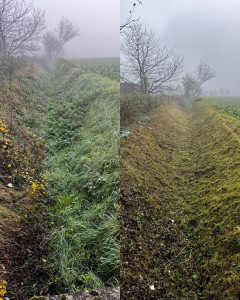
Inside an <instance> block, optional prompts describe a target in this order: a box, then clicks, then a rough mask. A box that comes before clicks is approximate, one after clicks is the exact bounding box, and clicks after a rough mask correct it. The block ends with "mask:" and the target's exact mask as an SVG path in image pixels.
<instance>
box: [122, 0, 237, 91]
mask: <svg viewBox="0 0 240 300" xmlns="http://www.w3.org/2000/svg"><path fill="white" fill-rule="evenodd" d="M142 2H143V5H142V6H141V5H140V6H139V5H137V6H136V8H135V11H134V15H133V18H134V19H137V18H138V17H140V19H139V22H141V23H143V24H144V25H146V27H147V28H148V29H153V30H154V32H155V34H156V36H160V38H161V40H162V41H163V43H165V44H167V46H168V48H171V47H173V46H174V47H175V49H176V52H177V53H179V54H181V55H184V56H185V71H186V72H191V71H193V70H195V69H196V67H197V65H198V64H199V62H200V60H203V61H205V62H206V63H208V64H209V65H211V66H212V67H213V68H214V69H215V70H216V72H217V78H214V79H212V80H211V81H210V82H208V83H206V84H205V85H203V89H204V91H210V90H212V91H214V90H217V91H218V90H219V89H220V88H224V89H225V90H230V95H240V84H239V82H240V35H239V32H240V17H239V12H240V1H239V0H228V1H219V0H211V1H208V0H194V1H189V0H168V1H165V0H158V1H156V0H143V1H142ZM131 4H132V2H131V1H129V0H121V21H122V22H123V21H124V20H125V19H126V17H127V16H128V12H129V10H131V8H132V7H131Z"/></svg>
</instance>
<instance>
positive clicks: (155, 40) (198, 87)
mask: <svg viewBox="0 0 240 300" xmlns="http://www.w3.org/2000/svg"><path fill="white" fill-rule="evenodd" d="M124 29H125V30H124V34H122V42H121V51H122V54H123V57H122V59H121V79H122V81H123V82H127V83H129V84H133V83H138V84H139V85H140V89H141V93H142V94H163V95H166V94H169V93H174V92H176V91H177V89H178V88H179V83H181V84H182V87H183V90H184V95H185V96H186V97H187V98H194V97H195V96H198V95H201V94H202V86H203V84H204V83H205V82H207V81H209V80H210V79H212V78H214V77H215V76H216V72H215V71H214V69H213V68H212V67H211V66H209V65H208V64H207V63H206V62H204V61H201V62H200V63H199V65H198V66H197V68H196V70H195V71H193V72H189V73H186V74H185V75H184V76H183V72H184V57H183V56H182V55H180V54H178V53H176V51H175V49H174V48H170V49H169V48H168V47H167V46H166V45H165V44H164V43H162V41H161V40H160V38H159V37H157V36H156V35H155V33H154V32H153V30H148V29H147V28H146V27H145V26H144V25H143V24H141V23H139V22H138V20H133V19H129V20H126V21H125V23H124Z"/></svg>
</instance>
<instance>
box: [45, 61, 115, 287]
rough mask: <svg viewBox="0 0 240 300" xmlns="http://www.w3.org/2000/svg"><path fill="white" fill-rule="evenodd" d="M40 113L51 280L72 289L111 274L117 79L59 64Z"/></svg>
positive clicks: (109, 279)
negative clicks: (51, 92)
mask: <svg viewBox="0 0 240 300" xmlns="http://www.w3.org/2000/svg"><path fill="white" fill-rule="evenodd" d="M55 78H56V82H55V83H56V92H54V95H53V97H51V98H50V100H49V102H48V108H47V110H48V114H47V117H46V118H45V131H46V140H47V142H48V144H49V154H48V156H47V159H46V160H45V164H44V165H45V168H46V170H47V178H48V191H49V193H48V196H49V197H50V198H51V199H54V201H55V205H54V206H53V207H51V208H50V209H51V210H52V212H53V221H54V223H55V225H54V228H53V230H52V233H51V239H52V243H51V245H52V253H51V255H50V256H49V259H50V260H51V262H52V265H53V268H54V270H55V271H56V273H57V274H58V279H56V280H54V279H53V280H52V281H53V282H52V284H51V286H53V287H54V286H57V290H58V291H64V292H65V291H68V292H69V291H75V290H79V289H86V288H100V287H103V286H104V285H106V284H109V285H117V284H118V280H119V242H118V240H119V225H118V210H119V206H118V204H119V158H118V152H119V84H118V82H117V81H115V80H112V79H109V78H107V77H102V76H99V75H97V74H93V73H87V72H86V71H84V70H82V69H81V68H80V69H79V68H78V67H74V66H72V65H71V64H69V65H66V64H63V65H62V66H61V67H60V68H59V69H58V70H57V73H56V74H55Z"/></svg>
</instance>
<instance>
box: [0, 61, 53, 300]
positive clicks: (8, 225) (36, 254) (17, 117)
mask: <svg viewBox="0 0 240 300" xmlns="http://www.w3.org/2000/svg"><path fill="white" fill-rule="evenodd" d="M1 70H2V68H1ZM0 87H1V88H0V98H1V101H0V122H1V124H0V127H1V132H0V161H1V165H0V285H1V288H0V292H1V294H0V295H2V296H3V294H5V296H7V297H8V298H10V299H26V298H27V297H28V296H30V295H32V294H33V293H34V292H35V291H39V289H41V288H43V287H44V286H45V282H46V281H47V280H48V279H49V275H48V273H49V270H48V268H47V266H46V264H45V263H44V261H45V259H46V254H47V246H46V240H45V239H44V238H45V237H46V234H47V230H48V228H47V226H46V224H47V223H46V215H45V214H44V210H45V204H46V197H45V183H44V179H43V178H42V177H41V161H42V159H43V157H44V153H45V149H46V148H45V142H44V140H43V138H42V137H41V135H39V128H40V127H41V122H40V119H41V116H42V115H43V114H44V113H45V105H46V92H47V88H48V74H47V73H46V72H45V71H44V70H43V69H42V68H40V67H38V66H36V65H28V64H25V65H23V66H22V67H21V69H19V70H17V71H16V73H15V74H14V76H13V77H12V82H11V84H10V82H9V78H8V76H7V73H3V74H1V81H0ZM42 224H45V226H42ZM2 283H4V284H2ZM0 297H1V296H0Z"/></svg>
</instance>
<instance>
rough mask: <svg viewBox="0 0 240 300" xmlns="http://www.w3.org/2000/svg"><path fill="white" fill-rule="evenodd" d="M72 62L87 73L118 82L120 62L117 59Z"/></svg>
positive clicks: (92, 59)
mask: <svg viewBox="0 0 240 300" xmlns="http://www.w3.org/2000/svg"><path fill="white" fill-rule="evenodd" d="M73 62H74V63H75V64H77V65H79V66H81V68H84V69H86V70H88V71H89V72H92V73H96V74H99V75H102V76H104V77H108V78H110V79H113V80H116V81H117V82H119V81H120V60H119V58H117V57H110V58H91V59H87V58H86V59H78V60H73Z"/></svg>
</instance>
